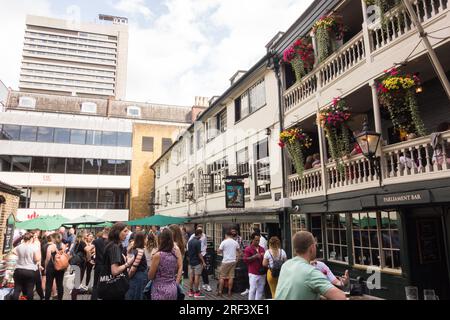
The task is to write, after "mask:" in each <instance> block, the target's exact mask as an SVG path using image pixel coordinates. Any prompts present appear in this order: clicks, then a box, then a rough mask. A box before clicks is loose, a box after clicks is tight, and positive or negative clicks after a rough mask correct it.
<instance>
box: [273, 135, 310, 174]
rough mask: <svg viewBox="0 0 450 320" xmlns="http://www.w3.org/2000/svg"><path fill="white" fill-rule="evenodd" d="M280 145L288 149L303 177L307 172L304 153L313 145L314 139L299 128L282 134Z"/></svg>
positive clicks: (298, 171) (298, 172)
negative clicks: (304, 172) (305, 171)
mask: <svg viewBox="0 0 450 320" xmlns="http://www.w3.org/2000/svg"><path fill="white" fill-rule="evenodd" d="M278 145H279V146H280V147H281V148H285V147H286V149H287V151H288V152H289V155H290V156H291V158H292V161H293V162H294V166H295V170H296V171H297V174H298V175H299V176H300V177H301V176H303V171H304V170H305V159H304V156H303V151H304V150H305V149H309V148H310V147H311V145H312V139H311V138H310V137H309V136H308V134H306V133H304V132H303V130H302V129H299V128H294V129H288V130H284V131H283V132H281V133H280V142H279V143H278Z"/></svg>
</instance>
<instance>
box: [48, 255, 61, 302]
mask: <svg viewBox="0 0 450 320" xmlns="http://www.w3.org/2000/svg"><path fill="white" fill-rule="evenodd" d="M65 272H66V270H60V271H57V270H55V269H54V268H53V266H52V265H50V264H49V266H47V271H46V273H45V276H46V279H45V300H50V297H51V294H52V287H53V281H56V291H57V292H58V300H62V299H63V295H64V286H63V281H64V273H65Z"/></svg>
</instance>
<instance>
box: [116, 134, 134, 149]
mask: <svg viewBox="0 0 450 320" xmlns="http://www.w3.org/2000/svg"><path fill="white" fill-rule="evenodd" d="M117 146H118V147H131V132H117Z"/></svg>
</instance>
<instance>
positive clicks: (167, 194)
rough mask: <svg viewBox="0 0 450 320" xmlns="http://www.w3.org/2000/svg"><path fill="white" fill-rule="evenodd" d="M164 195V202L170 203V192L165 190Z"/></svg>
mask: <svg viewBox="0 0 450 320" xmlns="http://www.w3.org/2000/svg"><path fill="white" fill-rule="evenodd" d="M165 196H166V203H170V204H172V201H170V200H171V196H170V193H169V192H167V193H166V194H165Z"/></svg>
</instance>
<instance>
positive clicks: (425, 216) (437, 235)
mask: <svg viewBox="0 0 450 320" xmlns="http://www.w3.org/2000/svg"><path fill="white" fill-rule="evenodd" d="M446 214H447V212H446V211H444V209H443V208H442V207H428V208H416V209H411V210H410V212H407V213H406V215H405V216H406V217H407V219H406V228H407V239H408V240H407V241H408V251H409V252H408V253H409V260H410V273H411V285H413V286H417V287H418V288H419V299H423V290H427V289H433V290H435V293H436V295H437V296H439V299H441V300H448V299H450V278H449V269H448V254H449V253H448V250H447V248H448V247H447V243H446V242H447V240H446V234H447V231H446V227H445V215H446Z"/></svg>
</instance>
